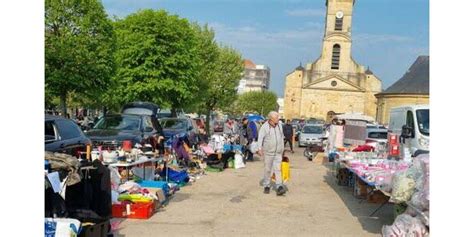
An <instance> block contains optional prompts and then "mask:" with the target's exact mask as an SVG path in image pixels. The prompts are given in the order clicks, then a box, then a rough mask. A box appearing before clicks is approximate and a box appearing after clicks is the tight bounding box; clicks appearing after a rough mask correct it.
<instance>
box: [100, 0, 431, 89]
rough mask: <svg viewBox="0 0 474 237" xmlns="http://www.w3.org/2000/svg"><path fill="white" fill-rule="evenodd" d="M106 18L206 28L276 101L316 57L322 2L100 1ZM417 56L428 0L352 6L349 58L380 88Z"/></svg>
mask: <svg viewBox="0 0 474 237" xmlns="http://www.w3.org/2000/svg"><path fill="white" fill-rule="evenodd" d="M102 2H103V5H104V7H105V9H106V11H107V13H108V14H109V16H117V17H120V18H122V17H126V16H127V15H128V14H130V13H134V12H136V11H137V10H139V9H149V8H151V9H164V10H166V11H168V12H169V13H171V14H176V15H179V16H180V17H183V18H187V19H189V20H190V21H193V22H198V23H199V24H201V25H202V24H208V25H209V26H211V27H212V28H213V29H214V30H215V33H216V40H217V41H218V42H219V43H222V44H224V45H228V46H231V47H233V48H235V49H236V50H237V51H239V52H240V53H241V54H242V57H243V58H246V59H250V60H252V61H253V62H254V63H255V64H264V65H267V66H268V67H270V70H271V79H270V90H272V91H274V92H275V93H277V95H278V96H279V97H283V96H284V87H285V83H284V81H285V76H286V75H287V74H288V73H291V72H292V71H293V70H294V68H296V67H297V66H298V65H299V64H300V63H302V64H303V65H306V64H307V63H313V62H314V61H315V60H316V59H317V58H318V57H319V56H320V54H321V46H322V40H323V35H324V24H325V11H326V6H325V0H102ZM419 55H429V0H356V3H355V6H354V10H353V18H352V57H353V59H354V60H355V61H356V62H357V63H359V64H362V65H364V66H365V67H367V66H368V67H370V70H371V71H372V72H373V73H374V74H375V75H376V76H377V77H378V78H379V79H381V80H382V86H383V89H386V88H387V87H389V86H390V85H392V84H393V83H394V82H396V81H397V80H398V79H400V78H401V77H402V76H403V74H404V73H405V72H406V71H407V70H408V68H409V67H410V65H411V64H412V63H413V62H414V61H415V60H416V58H417V57H418V56H419Z"/></svg>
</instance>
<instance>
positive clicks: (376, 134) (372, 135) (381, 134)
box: [368, 132, 387, 139]
mask: <svg viewBox="0 0 474 237" xmlns="http://www.w3.org/2000/svg"><path fill="white" fill-rule="evenodd" d="M368 137H369V138H375V139H387V132H369V136H368Z"/></svg>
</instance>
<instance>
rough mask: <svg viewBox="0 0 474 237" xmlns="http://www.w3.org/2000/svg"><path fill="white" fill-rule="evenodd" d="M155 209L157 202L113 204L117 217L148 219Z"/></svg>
mask: <svg viewBox="0 0 474 237" xmlns="http://www.w3.org/2000/svg"><path fill="white" fill-rule="evenodd" d="M154 211H155V202H148V203H120V204H112V216H113V217H116V218H131V219H148V218H150V217H151V216H152V215H153V213H154Z"/></svg>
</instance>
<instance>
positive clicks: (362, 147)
mask: <svg viewBox="0 0 474 237" xmlns="http://www.w3.org/2000/svg"><path fill="white" fill-rule="evenodd" d="M374 149H375V148H374V147H373V146H369V145H359V146H358V147H356V148H355V149H353V150H352V151H353V152H371V151H374Z"/></svg>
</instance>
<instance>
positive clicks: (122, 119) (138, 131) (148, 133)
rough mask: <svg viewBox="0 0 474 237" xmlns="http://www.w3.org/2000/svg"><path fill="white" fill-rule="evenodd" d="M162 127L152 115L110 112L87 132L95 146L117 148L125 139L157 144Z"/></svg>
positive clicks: (133, 141)
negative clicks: (154, 120)
mask: <svg viewBox="0 0 474 237" xmlns="http://www.w3.org/2000/svg"><path fill="white" fill-rule="evenodd" d="M161 133H162V129H161V126H160V125H159V123H158V122H153V120H152V119H151V116H147V115H136V114H109V115H106V116H104V117H102V118H101V119H100V120H99V121H98V122H97V124H96V125H95V126H94V127H93V128H92V129H91V130H89V131H87V132H86V134H87V136H88V137H89V138H90V139H91V140H92V143H93V145H94V147H96V146H103V147H109V148H111V149H115V148H117V147H119V146H122V143H123V141H127V140H128V141H131V142H132V144H134V145H135V144H137V143H138V144H141V145H145V144H152V145H153V144H156V141H157V138H158V136H159V135H161ZM155 148H156V147H155Z"/></svg>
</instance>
